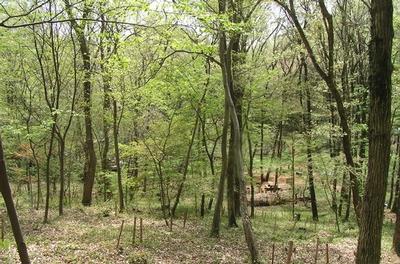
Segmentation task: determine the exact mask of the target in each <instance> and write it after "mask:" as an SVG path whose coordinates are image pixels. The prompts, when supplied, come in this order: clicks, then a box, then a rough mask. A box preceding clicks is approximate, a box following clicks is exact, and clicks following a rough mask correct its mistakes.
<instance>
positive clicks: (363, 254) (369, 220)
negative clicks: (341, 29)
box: [356, 0, 393, 264]
mask: <svg viewBox="0 0 400 264" xmlns="http://www.w3.org/2000/svg"><path fill="white" fill-rule="evenodd" d="M370 11H371V44H370V51H369V52H370V59H369V60H370V83H369V90H370V107H369V127H368V129H369V138H368V141H369V152H368V175H367V180H366V184H365V193H364V198H363V203H362V205H363V206H362V208H361V218H360V233H359V238H358V246H357V255H356V263H357V264H366V263H368V264H375V263H380V256H381V237H382V225H383V210H384V204H385V194H386V185H387V178H388V177H387V176H388V171H389V164H390V134H391V97H392V39H393V4H392V1H391V0H372V1H371V10H370Z"/></svg>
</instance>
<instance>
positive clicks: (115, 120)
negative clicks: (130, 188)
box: [113, 98, 125, 212]
mask: <svg viewBox="0 0 400 264" xmlns="http://www.w3.org/2000/svg"><path fill="white" fill-rule="evenodd" d="M113 130H114V151H115V162H116V163H117V164H116V165H117V182H118V197H119V212H123V211H124V210H125V205H124V189H123V187H122V172H121V160H120V157H119V145H118V135H119V127H118V106H117V100H116V99H115V98H113Z"/></svg>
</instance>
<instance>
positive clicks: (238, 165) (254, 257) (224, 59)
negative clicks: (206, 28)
mask: <svg viewBox="0 0 400 264" xmlns="http://www.w3.org/2000/svg"><path fill="white" fill-rule="evenodd" d="M218 7H219V13H220V14H221V15H224V14H225V13H226V0H219V1H218ZM230 55H231V52H230V50H229V49H228V48H227V44H226V33H225V32H224V31H223V29H221V31H220V32H219V57H220V61H221V70H222V79H223V82H224V85H223V86H224V90H225V98H227V99H228V100H227V102H228V106H229V114H230V117H231V121H232V124H233V129H234V132H235V133H233V134H234V135H235V137H234V139H233V144H234V149H233V151H234V162H235V170H236V173H237V176H238V179H239V182H240V214H241V217H242V224H243V230H244V235H245V239H246V242H247V247H248V249H249V251H250V255H251V261H252V263H259V255H258V250H257V245H256V241H255V237H254V233H253V228H252V225H251V220H250V217H249V215H248V213H247V194H246V184H245V181H244V177H243V160H242V153H241V138H240V124H239V119H238V116H237V113H236V109H235V105H234V103H233V100H232V95H231V90H230V89H229V88H230V83H229V79H230V78H231V69H230V67H231V66H232V65H231V64H230V63H229V61H230V60H229V56H230ZM229 75H230V76H229ZM231 80H232V79H231Z"/></svg>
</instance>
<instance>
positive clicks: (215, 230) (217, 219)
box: [211, 83, 230, 237]
mask: <svg viewBox="0 0 400 264" xmlns="http://www.w3.org/2000/svg"><path fill="white" fill-rule="evenodd" d="M224 85H226V83H224ZM229 120H230V118H229V105H228V98H226V97H225V104H224V126H223V129H222V140H221V160H222V165H221V174H220V177H219V184H218V192H217V198H216V202H215V209H214V216H213V221H212V226H211V236H213V237H218V236H219V229H220V225H221V210H222V203H223V200H224V186H225V178H226V174H227V167H228V157H227V154H228V153H227V142H228V129H229Z"/></svg>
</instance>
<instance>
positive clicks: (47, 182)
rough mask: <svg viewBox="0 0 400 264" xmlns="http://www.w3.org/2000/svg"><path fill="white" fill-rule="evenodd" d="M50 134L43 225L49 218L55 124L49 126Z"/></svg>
mask: <svg viewBox="0 0 400 264" xmlns="http://www.w3.org/2000/svg"><path fill="white" fill-rule="evenodd" d="M51 127H52V128H51V133H50V143H49V152H48V154H47V159H46V202H45V208H44V220H43V222H44V223H47V222H48V218H49V205H50V163H51V156H52V154H53V143H54V136H55V133H56V124H55V123H53V125H52V126H51Z"/></svg>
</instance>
